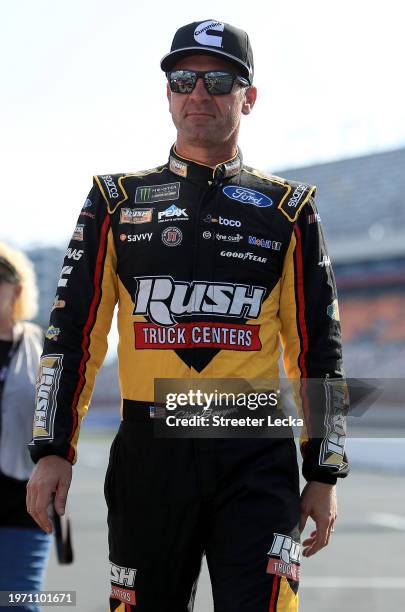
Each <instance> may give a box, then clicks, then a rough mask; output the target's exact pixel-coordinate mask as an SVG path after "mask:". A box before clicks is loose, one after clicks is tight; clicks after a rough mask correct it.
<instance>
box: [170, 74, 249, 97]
mask: <svg viewBox="0 0 405 612" xmlns="http://www.w3.org/2000/svg"><path fill="white" fill-rule="evenodd" d="M166 76H167V80H168V81H169V86H170V90H171V91H173V92H174V93H180V94H190V93H191V92H192V91H193V89H194V87H195V86H196V83H197V79H198V78H200V77H201V78H202V79H203V81H204V85H205V89H206V90H207V91H208V93H209V94H211V95H212V96H223V95H225V94H229V93H231V91H232V88H233V85H234V83H235V82H236V83H238V84H239V85H241V86H242V87H249V86H250V83H249V81H248V80H247V79H244V78H243V77H241V76H238V75H236V74H231V73H230V72H223V71H218V70H207V71H205V72H197V71H196V70H171V71H170V72H166Z"/></svg>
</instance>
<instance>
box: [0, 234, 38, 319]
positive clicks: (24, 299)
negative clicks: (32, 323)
mask: <svg viewBox="0 0 405 612" xmlns="http://www.w3.org/2000/svg"><path fill="white" fill-rule="evenodd" d="M0 256H1V257H4V258H5V259H7V261H8V262H10V264H11V265H12V266H14V268H15V269H16V270H17V272H18V275H19V277H20V279H21V280H20V282H19V285H21V293H20V296H19V297H18V298H17V300H16V303H15V305H14V312H13V318H14V321H21V320H29V319H33V318H34V317H35V315H36V314H37V312H38V289H37V284H36V279H35V272H34V266H33V264H32V263H31V261H30V260H29V259H28V257H27V256H26V255H24V253H23V252H22V251H18V250H17V249H14V248H12V247H10V246H8V245H7V244H5V243H4V242H0Z"/></svg>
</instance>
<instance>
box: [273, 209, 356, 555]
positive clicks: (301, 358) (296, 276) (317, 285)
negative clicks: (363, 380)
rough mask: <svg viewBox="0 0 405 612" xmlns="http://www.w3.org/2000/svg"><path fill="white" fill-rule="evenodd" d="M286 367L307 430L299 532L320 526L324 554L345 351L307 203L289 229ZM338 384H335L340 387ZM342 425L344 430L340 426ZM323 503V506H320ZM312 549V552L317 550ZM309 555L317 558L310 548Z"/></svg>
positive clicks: (337, 462)
mask: <svg viewBox="0 0 405 612" xmlns="http://www.w3.org/2000/svg"><path fill="white" fill-rule="evenodd" d="M280 320H281V332H280V333H281V341H282V345H283V362H284V368H285V371H286V374H287V376H288V378H291V379H294V380H295V381H297V382H298V385H297V382H295V383H294V384H295V387H296V389H297V386H298V389H299V391H298V393H297V396H298V404H299V408H300V411H301V413H302V415H303V417H304V422H305V427H304V428H303V432H302V435H301V440H300V446H301V452H302V455H303V476H304V477H305V479H306V480H307V481H308V483H309V485H307V486H306V487H305V489H304V491H303V495H302V520H301V527H302V529H303V527H304V526H305V522H306V519H307V517H308V516H312V517H313V518H314V520H315V521H316V523H317V531H318V536H319V537H318V540H317V542H316V545H317V546H319V548H320V547H321V545H320V544H321V543H322V545H325V544H326V543H327V541H328V538H329V534H330V530H331V528H332V525H333V522H334V520H335V515H336V499H335V496H334V495H332V494H331V487H332V486H333V485H334V484H335V483H336V481H337V478H338V477H344V476H346V475H347V473H348V465H347V459H346V456H345V454H344V435H339V434H342V429H341V427H340V426H341V425H342V423H343V421H344V419H343V420H342V417H343V414H342V413H340V414H339V411H338V413H336V412H334V410H335V408H336V403H335V404H334V402H333V401H332V400H333V398H334V397H335V398H336V393H337V395H338V397H339V398H341V399H342V404H341V407H342V410H343V407H344V403H345V402H346V398H345V383H344V378H343V377H344V372H343V367H342V343H341V328H340V321H339V309H338V302H337V292H336V284H335V279H334V275H333V270H332V266H331V263H330V259H329V256H328V253H327V250H326V246H325V240H324V236H323V232H322V227H321V224H320V219H319V215H318V211H317V209H316V206H315V203H314V201H313V199H312V198H310V199H309V201H308V202H307V204H306V205H305V206H304V207H303V208H302V210H301V212H300V215H299V216H298V219H297V220H296V222H295V225H294V231H293V234H292V238H291V243H290V245H289V249H288V252H287V255H286V259H285V263H284V269H283V276H282V284H281V296H280ZM336 380H340V381H341V382H339V384H338V385H336V384H335V381H336ZM343 424H344V423H343ZM325 500H326V503H325ZM319 548H317V549H319ZM309 552H310V554H313V552H316V550H313V547H312V548H311V551H309Z"/></svg>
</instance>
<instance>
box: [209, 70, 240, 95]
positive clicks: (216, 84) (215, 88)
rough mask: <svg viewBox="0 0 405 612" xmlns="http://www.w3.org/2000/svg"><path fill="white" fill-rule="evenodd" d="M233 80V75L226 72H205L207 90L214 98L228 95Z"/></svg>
mask: <svg viewBox="0 0 405 612" xmlns="http://www.w3.org/2000/svg"><path fill="white" fill-rule="evenodd" d="M234 78H235V77H234V76H233V74H229V73H228V72H207V73H206V74H205V83H206V86H207V90H208V92H209V93H210V94H212V95H214V96H215V95H221V94H228V93H230V91H231V90H232V86H233V82H234Z"/></svg>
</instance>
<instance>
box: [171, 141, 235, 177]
mask: <svg viewBox="0 0 405 612" xmlns="http://www.w3.org/2000/svg"><path fill="white" fill-rule="evenodd" d="M169 169H170V171H171V172H173V173H174V174H177V175H178V176H181V177H183V178H186V179H189V180H191V181H195V182H198V183H204V182H211V181H220V180H222V179H224V178H230V177H232V176H235V175H236V174H239V173H240V171H241V170H242V153H241V150H240V149H239V147H238V150H237V152H236V155H234V157H232V158H231V159H228V160H226V161H224V162H222V163H221V164H217V165H216V166H215V168H212V167H211V166H207V165H205V164H201V163H199V162H196V161H194V160H192V159H187V158H186V157H182V156H181V155H179V154H178V153H177V151H176V145H173V146H172V148H171V149H170V156H169Z"/></svg>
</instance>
